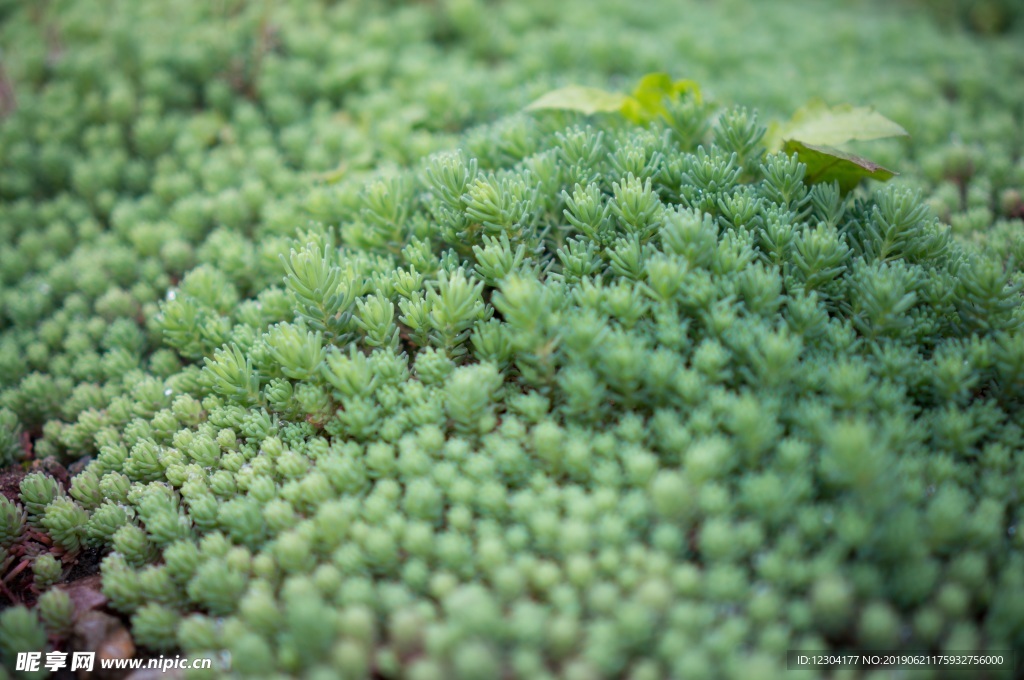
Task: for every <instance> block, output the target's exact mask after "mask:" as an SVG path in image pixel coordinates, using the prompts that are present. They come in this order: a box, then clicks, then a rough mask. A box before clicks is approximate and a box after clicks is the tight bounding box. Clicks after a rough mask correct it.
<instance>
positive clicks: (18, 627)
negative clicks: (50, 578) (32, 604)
mask: <svg viewBox="0 0 1024 680" xmlns="http://www.w3.org/2000/svg"><path fill="white" fill-rule="evenodd" d="M46 648H47V647H46V630H45V629H44V628H43V625H42V623H40V621H39V618H38V616H36V612H34V611H32V610H30V609H27V608H26V607H23V606H21V605H18V606H15V607H8V608H7V609H5V610H3V611H2V612H0V659H2V660H3V664H4V666H5V667H7V668H11V669H13V668H14V663H15V659H16V658H17V655H18V653H19V652H42V651H45V650H46ZM47 674H48V671H46V670H45V669H42V668H40V669H39V670H38V671H36V672H35V673H26V674H25V677H36V678H45V677H46V676H47Z"/></svg>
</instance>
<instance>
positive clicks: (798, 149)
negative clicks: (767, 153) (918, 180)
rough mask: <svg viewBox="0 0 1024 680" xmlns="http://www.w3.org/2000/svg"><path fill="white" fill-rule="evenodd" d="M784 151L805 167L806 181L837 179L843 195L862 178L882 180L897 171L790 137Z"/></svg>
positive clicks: (831, 180)
mask: <svg viewBox="0 0 1024 680" xmlns="http://www.w3.org/2000/svg"><path fill="white" fill-rule="evenodd" d="M783 151H785V152H786V153H789V154H792V153H795V154H796V155H797V158H799V159H800V162H801V163H803V164H804V165H806V166H807V175H806V176H805V181H806V182H807V184H819V183H822V182H825V183H831V182H838V183H839V190H840V191H842V192H843V193H844V194H845V193H848V192H850V191H852V190H853V189H854V188H855V187H856V186H857V184H859V183H860V181H861V180H862V179H865V178H867V179H876V180H878V181H880V182H884V181H886V180H888V179H891V178H893V177H895V176H896V174H897V173H895V172H893V171H892V170H889V169H888V168H884V167H882V166H881V165H878V164H877V163H873V162H871V161H869V160H868V159H866V158H861V157H860V156H855V155H854V154H852V153H846V152H845V151H840V150H839V149H835V148H832V147H830V146H819V145H816V144H805V143H804V142H798V141H795V140H789V141H787V142H786V144H785V146H783Z"/></svg>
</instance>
